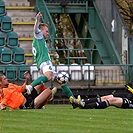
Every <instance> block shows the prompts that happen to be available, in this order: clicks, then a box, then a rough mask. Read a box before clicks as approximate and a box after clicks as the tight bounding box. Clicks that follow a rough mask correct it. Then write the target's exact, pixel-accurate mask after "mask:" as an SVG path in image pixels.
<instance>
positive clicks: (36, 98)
mask: <svg viewBox="0 0 133 133" xmlns="http://www.w3.org/2000/svg"><path fill="white" fill-rule="evenodd" d="M24 77H25V78H26V80H25V82H24V84H23V85H22V86H18V85H16V84H12V83H9V82H8V79H7V78H6V76H5V75H3V74H0V110H4V109H6V106H9V107H10V109H11V110H13V109H16V108H20V109H40V108H42V107H43V106H44V105H45V104H46V103H47V102H48V101H49V100H51V98H53V97H52V96H53V95H54V94H55V93H56V91H57V89H56V88H53V89H52V90H50V89H47V88H46V87H45V86H44V85H43V84H40V85H38V86H36V87H34V89H33V91H32V93H31V94H30V95H28V94H27V93H25V92H26V87H25V86H26V84H28V80H29V78H30V75H29V73H28V72H25V74H24Z"/></svg>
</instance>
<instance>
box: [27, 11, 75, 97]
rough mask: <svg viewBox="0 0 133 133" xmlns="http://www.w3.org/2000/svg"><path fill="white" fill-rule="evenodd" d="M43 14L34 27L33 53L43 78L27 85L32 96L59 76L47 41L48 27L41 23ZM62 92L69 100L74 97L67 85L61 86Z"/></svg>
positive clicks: (37, 16) (39, 15) (38, 17)
mask: <svg viewBox="0 0 133 133" xmlns="http://www.w3.org/2000/svg"><path fill="white" fill-rule="evenodd" d="M41 18H42V14H41V13H40V12H39V13H38V14H37V15H36V20H35V25H34V39H33V42H32V53H33V56H34V59H35V61H36V64H37V68H38V71H39V72H40V74H41V75H42V76H40V77H39V78H37V79H36V80H34V81H33V82H32V83H31V84H30V85H27V86H26V88H27V90H28V91H27V93H28V94H30V93H31V91H32V90H33V88H34V87H35V86H37V85H39V84H42V83H46V82H48V81H50V80H52V79H54V78H55V77H56V76H57V72H55V71H54V70H53V65H52V61H51V58H50V55H49V50H48V47H47V44H46V41H45V39H47V38H48V36H49V32H48V25H47V24H44V23H40V19H41ZM61 88H62V91H63V92H64V93H65V94H66V96H67V97H68V98H69V97H70V96H72V97H74V95H73V93H72V91H71V90H70V88H69V87H68V85H67V84H61Z"/></svg>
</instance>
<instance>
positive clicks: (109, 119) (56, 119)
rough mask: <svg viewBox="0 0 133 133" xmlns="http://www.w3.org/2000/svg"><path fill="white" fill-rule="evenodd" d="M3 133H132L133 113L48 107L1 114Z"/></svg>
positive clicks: (61, 106) (0, 121) (111, 108)
mask: <svg viewBox="0 0 133 133" xmlns="http://www.w3.org/2000/svg"><path fill="white" fill-rule="evenodd" d="M0 133H133V110H132V109H118V108H115V107H109V108H107V109H91V110H83V109H72V106H71V105H70V104H69V105H64V104H61V105H55V104H52V105H51V104H48V105H46V107H45V109H40V110H34V109H31V110H19V109H18V110H13V111H9V110H8V109H7V110H5V111H0Z"/></svg>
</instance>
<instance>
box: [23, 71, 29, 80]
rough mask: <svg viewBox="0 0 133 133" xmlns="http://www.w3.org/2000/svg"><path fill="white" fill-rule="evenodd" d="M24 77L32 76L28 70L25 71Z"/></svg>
mask: <svg viewBox="0 0 133 133" xmlns="http://www.w3.org/2000/svg"><path fill="white" fill-rule="evenodd" d="M24 77H25V78H26V79H29V78H30V74H29V72H28V71H26V72H25V73H24Z"/></svg>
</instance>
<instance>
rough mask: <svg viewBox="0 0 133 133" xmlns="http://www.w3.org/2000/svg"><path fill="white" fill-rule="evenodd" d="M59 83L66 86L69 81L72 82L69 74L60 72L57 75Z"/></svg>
mask: <svg viewBox="0 0 133 133" xmlns="http://www.w3.org/2000/svg"><path fill="white" fill-rule="evenodd" d="M57 81H58V83H60V84H66V83H67V82H68V81H70V77H69V74H68V73H66V72H59V73H58V75H57Z"/></svg>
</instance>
